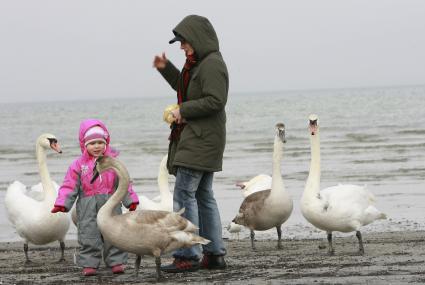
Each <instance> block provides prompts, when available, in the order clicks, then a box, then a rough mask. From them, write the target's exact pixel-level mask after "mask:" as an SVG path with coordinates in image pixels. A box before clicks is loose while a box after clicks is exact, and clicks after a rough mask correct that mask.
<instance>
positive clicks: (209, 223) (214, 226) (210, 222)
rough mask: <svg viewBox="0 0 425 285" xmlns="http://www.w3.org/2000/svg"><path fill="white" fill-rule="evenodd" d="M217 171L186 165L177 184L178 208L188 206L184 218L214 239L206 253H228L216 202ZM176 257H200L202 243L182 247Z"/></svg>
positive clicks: (175, 253) (205, 247) (176, 200)
mask: <svg viewBox="0 0 425 285" xmlns="http://www.w3.org/2000/svg"><path fill="white" fill-rule="evenodd" d="M213 178H214V172H205V171H199V170H194V169H189V168H186V167H181V166H180V167H178V169H177V175H176V183H175V186H174V197H173V198H174V205H173V208H174V211H175V212H177V211H179V210H180V209H182V208H185V212H184V213H183V215H182V216H183V217H185V218H186V219H188V220H189V221H191V222H192V223H193V224H195V225H196V226H198V227H199V235H200V236H202V237H204V238H206V239H209V240H210V241H211V242H210V243H209V244H207V245H203V246H202V247H203V253H204V254H213V255H224V254H226V249H225V248H224V243H223V239H222V236H221V220H220V212H219V211H218V207H217V202H216V201H215V198H214V194H213V190H212V183H213ZM173 256H174V257H175V258H185V259H193V260H199V259H200V256H201V251H200V247H199V245H195V246H192V247H191V248H182V249H178V250H176V251H175V252H174V254H173Z"/></svg>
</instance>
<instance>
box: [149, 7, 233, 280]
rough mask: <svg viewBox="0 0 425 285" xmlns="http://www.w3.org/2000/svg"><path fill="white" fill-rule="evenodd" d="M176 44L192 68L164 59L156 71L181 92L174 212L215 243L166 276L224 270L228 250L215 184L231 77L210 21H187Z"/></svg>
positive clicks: (171, 157)
mask: <svg viewBox="0 0 425 285" xmlns="http://www.w3.org/2000/svg"><path fill="white" fill-rule="evenodd" d="M173 33H174V38H173V39H172V40H170V42H169V43H170V44H172V43H174V42H176V41H179V42H180V48H181V49H182V50H183V51H184V52H185V55H186V62H185V64H184V67H183V69H182V70H181V71H179V70H178V69H177V68H176V67H175V66H174V65H173V64H172V63H171V62H170V61H169V60H168V59H167V58H166V57H165V54H164V53H163V54H162V55H157V56H155V58H154V62H153V66H154V67H156V68H157V70H158V71H159V72H160V73H161V75H162V76H163V77H164V78H165V79H166V80H167V82H168V83H169V84H170V85H171V87H172V88H173V89H174V90H176V91H177V103H178V105H179V108H177V109H175V110H173V111H172V115H173V117H174V118H175V121H174V123H172V125H171V134H170V137H169V140H170V145H169V150H168V163H167V166H168V170H169V172H170V173H171V174H174V175H176V182H175V187H174V211H178V210H180V209H182V208H185V212H184V214H183V215H184V217H185V218H187V219H188V220H190V221H191V222H192V223H194V224H195V225H197V226H199V234H200V235H201V236H202V237H205V238H207V239H209V240H210V241H211V242H210V243H209V244H208V245H204V246H203V258H202V261H201V262H199V260H200V257H201V252H200V248H199V246H193V247H191V248H188V249H179V250H177V251H176V252H174V254H173V256H174V258H175V259H174V262H173V263H172V264H170V265H166V266H163V267H161V269H162V270H163V271H166V272H183V271H194V270H197V269H199V268H200V267H202V268H207V269H224V268H225V267H226V263H225V260H224V255H225V254H226V249H225V247H224V243H223V240H222V232H221V231H222V226H221V220H220V213H219V210H218V207H217V202H216V200H215V198H214V194H213V190H212V184H213V177H214V172H216V171H221V170H222V163H223V152H224V147H225V144H226V112H225V106H226V102H227V93H228V89H229V76H228V73H227V68H226V64H225V63H224V60H223V58H222V55H221V53H220V51H219V43H218V38H217V35H216V33H215V30H214V28H213V26H212V25H211V23H210V22H209V20H208V19H207V18H205V17H202V16H197V15H190V16H187V17H185V18H184V19H183V20H182V21H181V22H180V23H179V24H178V25H177V26H176V27H175V28H174V30H173Z"/></svg>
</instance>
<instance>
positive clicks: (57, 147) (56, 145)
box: [49, 139, 62, 153]
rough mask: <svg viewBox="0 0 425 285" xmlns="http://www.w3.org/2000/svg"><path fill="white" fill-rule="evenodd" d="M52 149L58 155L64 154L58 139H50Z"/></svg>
mask: <svg viewBox="0 0 425 285" xmlns="http://www.w3.org/2000/svg"><path fill="white" fill-rule="evenodd" d="M49 142H50V148H51V149H53V150H54V151H56V152H57V153H62V150H61V147H60V145H59V143H58V141H57V139H49Z"/></svg>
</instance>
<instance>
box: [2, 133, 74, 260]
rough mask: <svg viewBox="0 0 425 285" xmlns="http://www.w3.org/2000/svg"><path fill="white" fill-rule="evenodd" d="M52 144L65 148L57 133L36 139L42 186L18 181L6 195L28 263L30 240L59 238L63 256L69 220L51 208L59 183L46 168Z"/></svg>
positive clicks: (11, 220)
mask: <svg viewBox="0 0 425 285" xmlns="http://www.w3.org/2000/svg"><path fill="white" fill-rule="evenodd" d="M49 148H51V149H53V150H55V151H57V152H59V153H61V152H62V151H61V150H60V147H59V145H58V143H57V139H56V137H55V136H54V135H52V134H43V135H41V136H40V137H39V138H38V139H37V143H36V156H37V161H38V167H39V173H40V177H41V185H42V188H40V185H35V186H33V187H32V190H31V191H29V192H27V189H26V186H25V185H24V184H22V183H21V182H19V181H15V182H13V183H12V184H11V185H10V186H9V187H8V189H7V192H6V197H5V205H6V209H7V213H8V216H9V220H10V222H11V223H12V224H13V225H14V227H15V228H16V231H17V233H18V234H19V236H21V237H22V238H23V239H24V253H25V258H26V263H28V262H30V259H29V258H28V243H32V244H36V245H42V244H47V243H50V242H52V241H55V240H57V241H59V243H60V247H61V250H62V255H61V259H60V260H61V261H62V260H64V249H65V243H64V238H65V235H66V232H67V231H68V228H69V223H70V221H69V217H68V215H67V214H64V213H57V214H52V213H51V212H50V210H51V209H52V208H53V205H54V202H55V199H56V195H57V188H58V185H57V184H56V183H54V182H53V181H52V180H51V179H50V174H49V170H48V169H47V163H46V153H45V150H46V149H49ZM41 190H42V192H41Z"/></svg>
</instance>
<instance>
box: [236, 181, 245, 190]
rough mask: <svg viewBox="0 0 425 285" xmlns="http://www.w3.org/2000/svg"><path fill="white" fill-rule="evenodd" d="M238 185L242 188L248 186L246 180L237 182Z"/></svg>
mask: <svg viewBox="0 0 425 285" xmlns="http://www.w3.org/2000/svg"><path fill="white" fill-rule="evenodd" d="M236 186H238V187H240V188H241V189H245V187H246V185H245V183H244V182H237V183H236Z"/></svg>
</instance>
